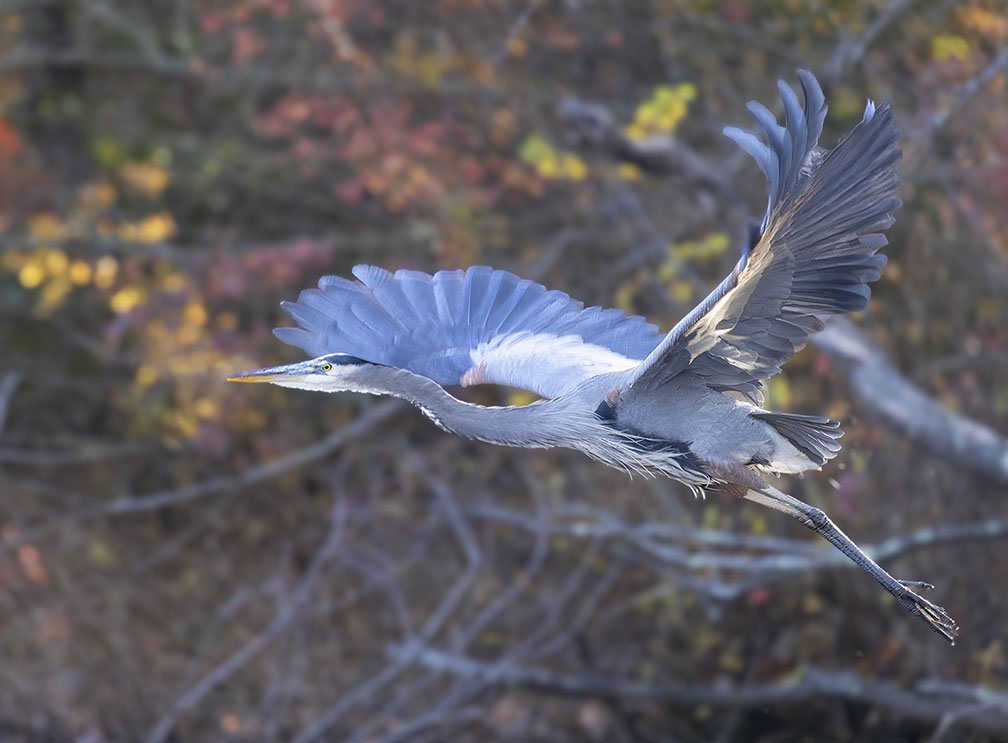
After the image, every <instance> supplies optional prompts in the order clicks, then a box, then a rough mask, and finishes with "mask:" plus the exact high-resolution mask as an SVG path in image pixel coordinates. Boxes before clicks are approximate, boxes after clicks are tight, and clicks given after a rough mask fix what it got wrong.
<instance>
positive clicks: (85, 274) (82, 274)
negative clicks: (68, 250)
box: [69, 260, 91, 286]
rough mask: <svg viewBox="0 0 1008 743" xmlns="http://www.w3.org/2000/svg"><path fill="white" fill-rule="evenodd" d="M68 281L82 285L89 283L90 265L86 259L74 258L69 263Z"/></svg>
mask: <svg viewBox="0 0 1008 743" xmlns="http://www.w3.org/2000/svg"><path fill="white" fill-rule="evenodd" d="M69 276H70V283H72V284H75V285H76V286H84V285H86V284H89V283H91V266H90V264H89V263H88V262H87V261H82V260H76V261H74V262H73V263H71V264H70V273H69Z"/></svg>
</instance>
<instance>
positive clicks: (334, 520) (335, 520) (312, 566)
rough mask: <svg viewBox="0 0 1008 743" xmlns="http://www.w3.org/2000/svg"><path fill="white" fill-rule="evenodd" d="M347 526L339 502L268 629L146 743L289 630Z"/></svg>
mask: <svg viewBox="0 0 1008 743" xmlns="http://www.w3.org/2000/svg"><path fill="white" fill-rule="evenodd" d="M345 525H346V504H345V503H344V502H343V501H341V500H339V501H337V502H336V504H335V506H334V508H333V513H332V517H331V519H330V526H329V533H328V534H327V535H326V538H325V539H324V540H323V542H322V544H321V545H320V546H319V548H318V550H316V552H315V555H314V556H313V557H312V560H311V563H309V565H308V568H307V570H305V573H304V576H303V577H302V578H301V580H300V581H299V582H298V584H297V587H296V588H295V590H294V593H293V594H292V595H291V596H289V597H288V596H283V597H281V598H280V600H279V605H278V606H277V610H276V613H275V614H274V615H273V619H272V620H271V621H270V623H269V624H268V625H266V627H264V628H263V629H262V630H261V631H260V632H259V633H257V634H256V635H254V636H253V637H252V639H250V640H249V641H248V642H246V643H245V644H244V645H242V646H241V647H240V648H238V650H236V651H235V652H234V653H232V654H231V655H230V656H228V658H227V659H226V660H225V661H224V662H222V663H221V664H220V665H218V666H216V667H215V668H214V669H213V670H211V671H210V672H209V673H208V674H207V675H205V676H204V677H203V678H202V679H200V681H199V683H197V684H196V685H195V686H193V687H192V688H191V689H189V690H188V691H186V692H185V693H184V694H183V695H181V696H180V697H179V698H178V699H176V700H175V703H174V704H173V705H172V706H171V709H170V710H169V711H168V712H167V713H165V715H163V716H162V717H161V719H160V720H158V722H157V724H156V725H155V726H154V727H153V729H152V730H151V732H150V733H149V734H148V735H147V739H146V740H147V743H162V742H163V741H165V740H167V738H168V737H169V736H170V735H171V732H172V730H173V729H174V727H175V725H176V724H178V721H179V719H181V717H182V715H184V714H185V713H186V712H188V711H189V710H191V709H193V708H194V707H195V706H196V705H197V704H199V702H200V700H202V699H203V698H204V697H205V696H206V695H207V694H209V693H210V692H211V691H213V690H214V689H215V688H217V687H218V686H219V685H220V684H222V683H223V682H224V681H226V680H227V679H228V678H230V677H231V676H233V675H234V674H235V672H237V671H238V670H239V669H240V668H241V667H242V666H244V665H245V664H247V663H248V662H249V661H251V660H252V659H253V658H254V657H255V656H256V655H258V654H259V652H260V651H262V649H263V648H265V647H266V646H267V645H268V644H269V643H270V641H271V640H272V639H273V638H274V637H276V636H277V635H279V634H280V633H282V632H284V631H285V630H286V629H287V627H288V625H290V623H291V622H292V621H293V620H294V619H295V618H296V617H297V615H298V612H299V610H300V609H301V607H302V605H304V604H305V603H306V602H307V600H308V598H309V597H310V595H311V593H312V591H313V590H314V588H315V584H316V583H317V582H318V578H319V576H320V575H321V572H322V567H323V566H324V565H325V563H326V562H327V561H328V560H329V558H330V557H331V556H332V555H333V553H334V552H335V550H336V547H337V546H338V545H339V543H340V540H341V539H342V537H343V527H344V526H345Z"/></svg>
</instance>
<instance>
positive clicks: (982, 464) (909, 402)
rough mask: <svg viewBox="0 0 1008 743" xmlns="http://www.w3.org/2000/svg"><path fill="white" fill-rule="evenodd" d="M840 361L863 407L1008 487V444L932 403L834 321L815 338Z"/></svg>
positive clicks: (880, 355)
mask: <svg viewBox="0 0 1008 743" xmlns="http://www.w3.org/2000/svg"><path fill="white" fill-rule="evenodd" d="M813 342H814V343H815V344H816V347H817V348H819V349H821V350H823V351H825V352H826V353H827V354H828V355H830V356H831V357H833V358H834V359H836V360H837V361H839V362H841V364H842V365H843V366H844V367H845V368H846V371H847V373H848V376H849V378H850V383H851V388H852V390H853V391H854V393H855V394H856V395H857V396H858V398H859V399H860V400H861V402H862V404H863V405H864V406H865V408H866V409H867V410H869V411H871V412H872V413H877V414H878V415H879V416H881V417H882V418H883V419H884V420H885V421H886V422H887V423H888V424H889V425H890V426H893V427H894V428H896V429H898V430H900V431H902V432H903V433H904V434H906V435H907V436H908V437H910V438H911V439H913V440H914V441H917V442H920V443H921V444H923V445H924V446H926V447H928V448H929V449H931V450H932V451H934V452H935V453H937V454H940V455H941V456H944V457H948V458H949V459H953V460H955V461H956V462H957V463H958V464H961V465H962V466H964V467H967V468H969V469H971V470H974V471H975V472H980V473H982V474H984V475H986V476H988V477H991V478H994V479H995V480H998V481H999V482H1008V441H1005V439H1004V438H1003V437H1002V436H1001V435H1000V434H998V433H997V432H995V431H993V430H992V429H990V428H988V427H987V426H985V425H983V424H981V423H977V422H976V421H974V420H971V419H969V418H966V417H965V416H962V415H959V414H958V413H953V412H952V411H950V410H947V409H945V408H943V407H942V406H941V405H939V404H938V403H936V402H935V401H934V400H932V399H931V398H930V397H928V396H927V395H926V394H924V392H922V391H921V390H920V389H919V388H918V387H915V386H914V385H913V384H911V383H910V382H909V381H907V379H906V378H905V377H903V376H902V375H900V373H899V372H897V371H896V370H895V369H894V368H893V367H892V365H891V364H890V363H889V361H888V360H887V359H886V358H885V355H884V354H883V353H882V352H881V351H878V350H877V349H875V348H872V347H871V346H870V345H869V344H868V342H867V341H865V339H864V338H863V337H862V336H861V334H860V333H859V332H858V331H857V329H856V328H855V327H854V326H853V325H852V324H851V323H850V322H849V321H848V320H846V319H845V318H839V317H838V318H834V319H833V320H832V321H831V322H830V323H829V324H828V325H827V326H826V328H825V329H824V330H823V331H822V332H820V333H819V334H817V335H816V336H814V337H813Z"/></svg>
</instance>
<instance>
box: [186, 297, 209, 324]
mask: <svg viewBox="0 0 1008 743" xmlns="http://www.w3.org/2000/svg"><path fill="white" fill-rule="evenodd" d="M182 318H183V319H184V320H185V321H186V323H188V324H189V325H203V324H204V323H206V321H207V311H206V308H205V307H204V306H203V305H202V304H200V303H199V302H189V303H188V304H187V305H186V306H185V309H183V310H182Z"/></svg>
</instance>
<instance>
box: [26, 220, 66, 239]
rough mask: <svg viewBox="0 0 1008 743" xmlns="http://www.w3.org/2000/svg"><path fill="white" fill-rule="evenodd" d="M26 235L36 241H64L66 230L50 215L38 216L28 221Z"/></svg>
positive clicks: (62, 224) (63, 225) (61, 223)
mask: <svg viewBox="0 0 1008 743" xmlns="http://www.w3.org/2000/svg"><path fill="white" fill-rule="evenodd" d="M28 234H29V235H31V236H32V237H33V238H35V239H37V240H64V239H66V236H67V228H66V225H65V224H64V223H63V222H61V221H60V220H59V219H57V218H56V217H55V216H53V215H52V214H39V215H37V216H34V217H32V218H31V219H30V220H28Z"/></svg>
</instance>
